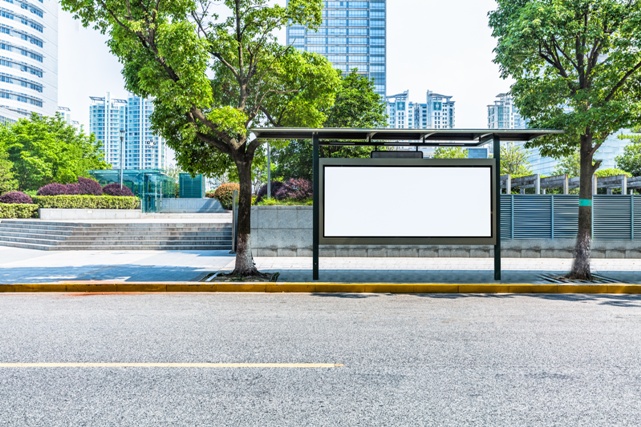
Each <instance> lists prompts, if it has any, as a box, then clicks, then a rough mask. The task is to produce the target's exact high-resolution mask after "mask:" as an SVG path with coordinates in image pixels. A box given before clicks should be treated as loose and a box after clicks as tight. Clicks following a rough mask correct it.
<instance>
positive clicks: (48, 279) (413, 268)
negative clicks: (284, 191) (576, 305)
mask: <svg viewBox="0 0 641 427" xmlns="http://www.w3.org/2000/svg"><path fill="white" fill-rule="evenodd" d="M255 261H256V265H257V267H258V269H259V270H261V271H265V272H279V273H280V277H279V279H278V282H279V283H287V282H307V283H309V282H312V271H311V270H312V260H311V258H255ZM571 263H572V260H571V259H554V258H541V259H532V258H527V259H526V258H511V259H504V260H502V267H503V268H502V280H501V281H500V282H498V283H502V284H511V283H519V284H550V283H551V282H550V281H549V280H547V279H546V278H545V277H543V275H545V274H552V275H561V274H563V273H566V272H567V271H568V270H569V268H570V266H571ZM233 267H234V256H233V255H231V254H229V253H227V252H226V251H38V250H31V249H17V248H10V247H5V246H0V284H25V283H30V284H35V283H60V282H66V283H68V282H78V281H110V282H118V283H134V282H146V283H149V282H158V283H165V282H194V283H195V282H197V281H199V280H200V279H201V278H203V277H205V276H206V275H207V274H209V273H215V272H217V271H230V270H231V269H233ZM493 268H494V261H493V259H491V258H321V259H320V281H322V282H333V283H444V284H479V283H480V284H493V283H497V282H495V281H494V271H493ZM592 269H593V272H594V273H596V274H598V275H600V276H604V277H606V278H607V279H609V280H610V281H612V282H623V283H630V284H639V283H641V259H593V260H592Z"/></svg>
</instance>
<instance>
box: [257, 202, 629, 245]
mask: <svg viewBox="0 0 641 427" xmlns="http://www.w3.org/2000/svg"><path fill="white" fill-rule="evenodd" d="M251 235H252V240H251V244H252V252H253V254H254V255H255V256H266V257H272V256H279V257H298V256H305V257H311V256H312V207H311V206H254V207H252V229H251ZM574 243H575V241H574V239H523V240H521V239H519V240H503V241H502V242H501V255H502V256H503V257H504V258H572V257H573V251H574ZM320 255H321V256H322V257H408V258H413V257H421V258H423V257H427V258H434V257H460V258H468V257H473V258H487V257H493V256H494V246H445V245H439V246H428V245H419V246H396V245H394V246H380V245H367V246H346V245H321V247H320ZM592 257H593V258H641V247H640V245H639V242H638V241H634V240H595V241H593V245H592Z"/></svg>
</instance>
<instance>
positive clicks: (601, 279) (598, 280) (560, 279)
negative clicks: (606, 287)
mask: <svg viewBox="0 0 641 427" xmlns="http://www.w3.org/2000/svg"><path fill="white" fill-rule="evenodd" d="M539 277H541V279H543V280H544V281H546V282H548V283H555V284H571V283H583V284H586V285H600V284H605V283H625V282H623V281H621V280H616V279H611V278H609V277H605V276H601V275H599V274H593V275H592V280H572V279H568V278H567V277H564V276H557V275H556V274H541V276H539Z"/></svg>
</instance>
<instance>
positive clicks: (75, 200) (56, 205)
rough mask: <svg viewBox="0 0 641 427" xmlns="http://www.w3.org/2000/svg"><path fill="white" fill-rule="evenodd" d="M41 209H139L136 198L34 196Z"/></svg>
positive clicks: (138, 201)
mask: <svg viewBox="0 0 641 427" xmlns="http://www.w3.org/2000/svg"><path fill="white" fill-rule="evenodd" d="M33 201H34V203H36V204H37V205H38V206H39V207H41V208H52V209H139V208H140V200H139V199H138V198H137V197H125V196H108V195H102V196H89V195H76V196H68V195H63V196H35V197H34V198H33Z"/></svg>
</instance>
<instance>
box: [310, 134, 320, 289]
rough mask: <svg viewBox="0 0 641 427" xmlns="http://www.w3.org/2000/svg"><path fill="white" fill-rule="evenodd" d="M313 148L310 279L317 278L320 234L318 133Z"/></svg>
mask: <svg viewBox="0 0 641 427" xmlns="http://www.w3.org/2000/svg"><path fill="white" fill-rule="evenodd" d="M312 142H313V144H314V150H313V169H314V171H313V173H314V206H313V209H312V210H313V214H312V216H313V218H312V222H313V227H312V228H313V231H312V232H313V233H314V235H313V236H312V280H318V256H319V252H320V251H319V243H318V240H319V234H320V204H319V200H320V165H319V163H320V161H319V157H320V141H319V139H318V134H316V133H315V134H314V135H313V136H312Z"/></svg>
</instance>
